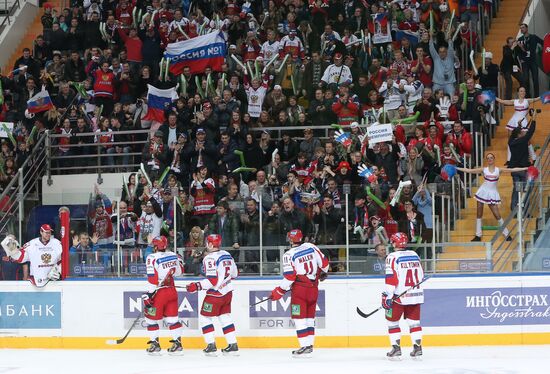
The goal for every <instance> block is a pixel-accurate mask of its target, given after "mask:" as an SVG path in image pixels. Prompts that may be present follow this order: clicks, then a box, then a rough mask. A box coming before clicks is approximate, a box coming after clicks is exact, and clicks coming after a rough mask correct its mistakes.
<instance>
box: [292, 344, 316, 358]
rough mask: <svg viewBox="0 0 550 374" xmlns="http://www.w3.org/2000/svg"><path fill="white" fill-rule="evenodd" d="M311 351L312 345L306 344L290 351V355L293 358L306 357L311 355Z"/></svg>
mask: <svg viewBox="0 0 550 374" xmlns="http://www.w3.org/2000/svg"><path fill="white" fill-rule="evenodd" d="M312 353H313V346H312V345H308V346H305V347H302V348H300V349H296V350H295V351H292V357H294V358H308V357H311V354H312Z"/></svg>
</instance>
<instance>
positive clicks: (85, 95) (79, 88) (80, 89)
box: [71, 82, 89, 99]
mask: <svg viewBox="0 0 550 374" xmlns="http://www.w3.org/2000/svg"><path fill="white" fill-rule="evenodd" d="M71 84H72V85H73V87H74V88H75V90H76V92H78V94H79V95H80V97H81V98H83V99H88V98H89V95H88V92H86V89H85V88H84V84H82V83H78V82H71Z"/></svg>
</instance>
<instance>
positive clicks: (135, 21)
mask: <svg viewBox="0 0 550 374" xmlns="http://www.w3.org/2000/svg"><path fill="white" fill-rule="evenodd" d="M136 17H137V8H135V7H134V9H132V25H133V26H134V27H137V20H136Z"/></svg>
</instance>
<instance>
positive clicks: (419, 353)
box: [411, 344, 422, 360]
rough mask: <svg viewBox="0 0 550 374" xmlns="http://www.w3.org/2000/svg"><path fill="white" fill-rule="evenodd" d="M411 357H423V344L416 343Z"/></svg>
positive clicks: (418, 358)
mask: <svg viewBox="0 0 550 374" xmlns="http://www.w3.org/2000/svg"><path fill="white" fill-rule="evenodd" d="M411 357H412V358H413V360H421V359H422V346H421V345H420V344H414V346H413V350H412V352H411Z"/></svg>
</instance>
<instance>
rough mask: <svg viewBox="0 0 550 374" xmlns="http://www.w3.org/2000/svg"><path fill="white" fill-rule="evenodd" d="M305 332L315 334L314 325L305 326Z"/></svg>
mask: <svg viewBox="0 0 550 374" xmlns="http://www.w3.org/2000/svg"><path fill="white" fill-rule="evenodd" d="M307 334H308V335H315V327H308V328H307Z"/></svg>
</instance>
